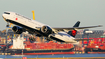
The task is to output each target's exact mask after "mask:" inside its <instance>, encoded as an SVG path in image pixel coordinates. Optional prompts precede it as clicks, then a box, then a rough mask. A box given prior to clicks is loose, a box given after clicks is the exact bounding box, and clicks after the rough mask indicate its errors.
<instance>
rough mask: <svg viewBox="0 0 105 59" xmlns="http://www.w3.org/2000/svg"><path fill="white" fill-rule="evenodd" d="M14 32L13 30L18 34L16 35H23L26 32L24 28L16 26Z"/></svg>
mask: <svg viewBox="0 0 105 59" xmlns="http://www.w3.org/2000/svg"><path fill="white" fill-rule="evenodd" d="M12 30H13V31H14V33H16V34H21V33H22V32H24V31H25V30H24V29H23V28H22V27H19V26H14V27H13V28H12Z"/></svg>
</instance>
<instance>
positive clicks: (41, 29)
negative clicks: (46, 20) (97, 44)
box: [2, 11, 101, 45]
mask: <svg viewBox="0 0 105 59" xmlns="http://www.w3.org/2000/svg"><path fill="white" fill-rule="evenodd" d="M2 17H3V19H4V20H5V21H6V22H8V23H13V24H15V25H17V26H14V27H13V28H12V30H13V31H14V33H16V34H22V33H23V32H25V31H28V32H29V33H31V34H36V36H39V37H42V36H44V37H46V39H47V40H56V41H59V42H65V43H73V44H74V45H75V44H76V45H78V43H79V42H78V41H81V40H89V39H79V38H75V35H76V33H77V30H79V29H85V28H94V27H101V25H98V26H87V27H79V24H80V21H77V22H76V24H75V25H74V26H73V27H68V28H67V27H65V28H58V27H57V28H53V27H50V26H49V25H46V24H43V23H40V22H38V21H36V20H33V19H30V18H28V17H25V16H23V15H20V14H18V13H15V12H9V11H6V12H4V13H3V14H2Z"/></svg>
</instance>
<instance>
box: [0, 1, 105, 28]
mask: <svg viewBox="0 0 105 59" xmlns="http://www.w3.org/2000/svg"><path fill="white" fill-rule="evenodd" d="M32 10H35V17H36V20H37V21H39V22H42V23H44V24H48V25H49V26H51V27H72V26H73V25H74V24H75V23H76V22H77V21H80V22H81V25H80V26H94V25H103V27H100V28H94V29H95V30H105V0H0V14H1V17H0V30H3V29H5V28H6V22H5V21H4V20H3V18H2V14H3V12H4V11H13V12H17V13H19V14H22V15H24V16H27V17H29V18H32V12H31V11H32Z"/></svg>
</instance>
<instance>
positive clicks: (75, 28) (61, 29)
mask: <svg viewBox="0 0 105 59" xmlns="http://www.w3.org/2000/svg"><path fill="white" fill-rule="evenodd" d="M95 27H102V26H101V25H98V26H87V27H71V28H53V29H55V30H58V31H64V30H69V31H70V30H79V29H86V28H95Z"/></svg>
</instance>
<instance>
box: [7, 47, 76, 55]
mask: <svg viewBox="0 0 105 59" xmlns="http://www.w3.org/2000/svg"><path fill="white" fill-rule="evenodd" d="M73 49H74V48H71V49H56V50H54V49H49V50H47V49H46V50H45V49H40V50H26V49H8V50H7V51H6V52H5V53H10V54H11V55H22V54H23V55H43V54H44V55H45V54H74V52H73Z"/></svg>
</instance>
